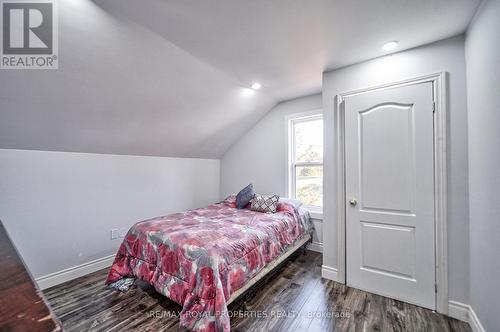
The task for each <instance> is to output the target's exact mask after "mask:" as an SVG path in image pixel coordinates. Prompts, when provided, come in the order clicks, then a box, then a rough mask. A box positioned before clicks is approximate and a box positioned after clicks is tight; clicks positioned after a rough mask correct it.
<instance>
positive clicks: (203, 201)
mask: <svg viewBox="0 0 500 332" xmlns="http://www.w3.org/2000/svg"><path fill="white" fill-rule="evenodd" d="M219 168H220V167H219V161H218V160H212V159H187V158H186V159H184V158H165V157H141V156H127V155H104V154H90V153H69V152H46V151H29V150H4V149H0V219H1V220H2V221H3V223H4V225H5V226H6V228H7V231H8V232H9V234H10V236H11V237H12V238H13V241H14V242H15V244H16V246H17V248H18V250H19V251H20V253H21V255H22V257H23V259H24V260H25V262H26V263H27V264H28V267H29V268H30V270H31V272H32V273H33V274H34V276H35V277H40V276H44V275H47V274H50V273H53V272H57V271H60V270H62V269H65V268H69V267H73V266H76V265H79V264H82V263H85V262H88V261H91V260H94V259H98V258H102V257H104V256H108V255H111V254H114V253H116V250H117V248H118V246H119V244H120V243H121V240H120V239H117V240H111V239H110V230H111V229H112V228H120V227H125V228H129V227H130V226H131V225H132V224H134V223H136V222H137V221H140V220H143V219H146V218H150V217H155V216H161V215H165V214H168V213H172V212H177V211H183V210H187V209H192V208H196V207H202V206H206V205H208V204H209V203H213V202H216V201H217V200H218V198H219V192H220V191H219V189H220V187H219V183H220V182H219V180H220V178H219V174H220V169H219Z"/></svg>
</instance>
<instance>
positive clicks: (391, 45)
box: [382, 41, 398, 51]
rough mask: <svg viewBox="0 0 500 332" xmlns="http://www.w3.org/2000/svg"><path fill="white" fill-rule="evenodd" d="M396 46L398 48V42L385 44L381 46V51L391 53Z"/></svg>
mask: <svg viewBox="0 0 500 332" xmlns="http://www.w3.org/2000/svg"><path fill="white" fill-rule="evenodd" d="M397 46H398V42H397V41H390V42H388V43H385V44H384V45H382V49H383V50H384V51H392V50H393V49H395V48H396V47H397Z"/></svg>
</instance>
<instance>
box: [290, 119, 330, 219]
mask: <svg viewBox="0 0 500 332" xmlns="http://www.w3.org/2000/svg"><path fill="white" fill-rule="evenodd" d="M318 119H321V120H323V112H322V110H313V111H309V112H302V113H295V114H292V115H289V116H287V117H286V129H287V130H286V142H287V152H286V153H287V158H286V170H287V171H286V183H287V193H288V197H291V198H296V176H295V174H296V168H297V167H300V166H322V167H323V183H324V161H321V162H317V161H313V162H295V130H294V128H295V124H297V123H300V122H306V121H311V120H318ZM323 135H324V132H323ZM324 149H325V147H324V144H323V159H324ZM323 196H324V195H323ZM323 206H324V201H323V205H322V206H315V205H304V207H305V208H306V209H308V210H309V211H310V213H311V215H312V216H313V217H315V219H316V218H317V219H322V215H323Z"/></svg>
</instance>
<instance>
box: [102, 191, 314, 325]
mask: <svg viewBox="0 0 500 332" xmlns="http://www.w3.org/2000/svg"><path fill="white" fill-rule="evenodd" d="M311 232H312V226H311V222H310V218H309V214H308V212H307V211H306V210H305V209H302V208H300V207H299V208H297V207H295V206H293V205H292V204H289V203H287V202H280V203H279V204H278V207H277V212H276V213H268V214H267V213H262V212H255V211H251V210H249V209H236V205H235V198H234V196H230V197H228V198H227V199H225V200H224V201H222V202H219V203H216V204H212V205H209V206H208V207H206V208H201V209H196V210H191V211H186V212H182V213H174V214H171V215H168V216H163V217H157V218H153V219H149V220H145V221H142V222H139V223H137V224H135V225H134V226H132V228H131V229H130V230H129V232H128V233H127V235H126V237H125V239H124V240H123V243H122V244H121V246H120V248H119V250H118V253H117V254H116V258H115V260H114V262H113V265H112V266H111V269H110V271H109V275H108V278H107V280H106V284H107V285H109V286H110V287H114V288H118V289H120V290H122V291H126V290H127V289H128V287H129V286H130V285H131V284H132V283H133V281H134V280H135V279H136V278H139V279H142V280H144V281H146V282H147V283H149V284H151V285H152V286H154V288H155V289H156V291H157V292H159V293H161V294H163V295H165V296H167V297H168V298H170V299H171V300H173V301H175V302H177V303H179V304H180V305H181V306H182V307H183V309H182V311H181V313H180V324H181V325H182V326H183V327H186V328H188V329H190V330H192V331H202V332H209V331H217V332H218V331H224V332H227V331H229V330H230V321H229V316H230V315H229V313H228V311H227V305H228V304H229V303H231V302H232V301H234V300H235V299H236V298H238V297H239V296H240V295H242V293H244V292H245V291H246V290H247V289H248V288H250V287H251V286H252V285H253V284H255V283H256V282H257V281H258V280H260V279H261V278H262V277H263V276H264V275H266V274H267V273H268V272H269V271H271V270H272V269H273V268H274V267H276V266H277V265H278V264H280V263H281V262H282V261H284V260H285V259H286V258H287V257H289V256H290V255H291V254H292V253H293V252H295V251H297V250H298V249H300V248H301V247H303V246H305V245H306V244H307V242H309V241H310V240H311Z"/></svg>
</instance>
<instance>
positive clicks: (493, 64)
mask: <svg viewBox="0 0 500 332" xmlns="http://www.w3.org/2000/svg"><path fill="white" fill-rule="evenodd" d="M465 55H466V64H467V93H468V115H469V199H470V207H469V209H470V304H471V306H472V308H473V309H474V311H475V313H476V315H477V316H478V317H479V320H480V321H481V323H482V324H483V325H484V328H485V329H486V331H500V317H499V315H498V313H499V312H500V304H499V301H500V288H499V280H500V240H499V239H500V148H499V147H500V1H498V0H490V1H484V2H483V3H482V5H481V7H480V9H479V10H478V12H477V14H476V16H475V19H474V21H473V22H472V24H471V26H470V27H469V29H468V31H467V34H466V42H465Z"/></svg>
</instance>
